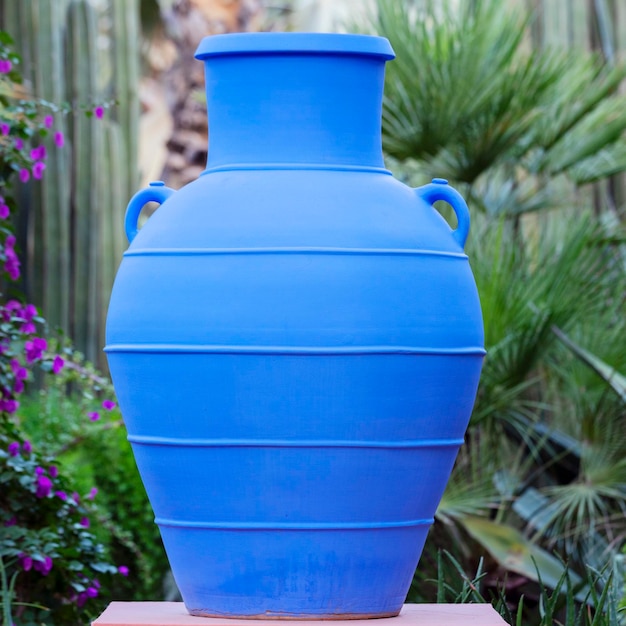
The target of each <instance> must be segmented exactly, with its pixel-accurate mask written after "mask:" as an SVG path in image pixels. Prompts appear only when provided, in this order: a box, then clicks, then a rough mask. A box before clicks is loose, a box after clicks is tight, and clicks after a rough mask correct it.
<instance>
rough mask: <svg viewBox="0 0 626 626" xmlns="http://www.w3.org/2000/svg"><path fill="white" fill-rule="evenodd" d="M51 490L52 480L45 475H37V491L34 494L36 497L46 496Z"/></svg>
mask: <svg viewBox="0 0 626 626" xmlns="http://www.w3.org/2000/svg"><path fill="white" fill-rule="evenodd" d="M51 491H52V481H51V480H50V479H49V478H48V477H47V476H39V478H37V491H35V495H36V496H37V497H38V498H47V497H48V496H49V495H50V492H51Z"/></svg>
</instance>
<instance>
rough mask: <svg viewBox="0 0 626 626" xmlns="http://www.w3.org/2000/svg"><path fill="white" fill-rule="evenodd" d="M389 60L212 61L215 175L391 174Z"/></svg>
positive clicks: (282, 57)
mask: <svg viewBox="0 0 626 626" xmlns="http://www.w3.org/2000/svg"><path fill="white" fill-rule="evenodd" d="M201 58H202V57H201ZM387 58H389V57H387ZM387 58H385V57H383V56H382V55H378V56H375V55H372V54H357V53H352V54H346V53H337V52H335V53H331V52H325V53H322V54H317V53H314V52H301V51H282V52H280V53H269V52H265V53H262V54H258V53H257V54H253V53H246V54H235V53H231V54H227V53H224V54H220V55H212V56H207V57H205V58H204V61H205V70H206V84H207V107H208V115H209V151H208V163H207V169H213V168H227V167H229V166H233V167H241V166H247V165H251V166H263V165H264V164H265V165H274V166H280V165H296V166H299V167H306V165H312V166H329V167H333V166H338V167H368V168H371V167H374V168H382V167H384V164H383V156H382V148H381V110H382V95H383V84H384V71H385V61H386V60H387Z"/></svg>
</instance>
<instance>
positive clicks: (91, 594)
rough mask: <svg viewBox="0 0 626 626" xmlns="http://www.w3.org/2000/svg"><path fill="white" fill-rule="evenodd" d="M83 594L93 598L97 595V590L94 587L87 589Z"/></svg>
mask: <svg viewBox="0 0 626 626" xmlns="http://www.w3.org/2000/svg"><path fill="white" fill-rule="evenodd" d="M85 594H86V595H87V597H88V598H95V597H97V595H98V590H97V589H96V588H95V587H87V589H85Z"/></svg>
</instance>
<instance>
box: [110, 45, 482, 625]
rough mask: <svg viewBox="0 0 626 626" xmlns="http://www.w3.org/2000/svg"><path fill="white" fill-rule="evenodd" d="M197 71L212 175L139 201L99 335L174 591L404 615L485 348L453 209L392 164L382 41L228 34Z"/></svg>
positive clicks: (256, 608) (200, 600)
mask: <svg viewBox="0 0 626 626" xmlns="http://www.w3.org/2000/svg"><path fill="white" fill-rule="evenodd" d="M198 57H199V58H201V59H202V60H204V62H205V64H206V74H207V94H208V95H207V99H208V109H209V125H210V137H211V141H210V149H209V158H208V164H207V170H206V171H205V172H204V174H203V175H202V176H201V177H200V178H199V179H198V180H196V181H194V182H193V183H191V184H189V185H187V186H186V187H184V188H183V189H181V190H179V191H178V192H175V193H174V191H173V190H171V189H169V188H167V187H166V186H164V185H163V184H162V183H156V184H154V185H153V186H151V187H149V188H148V189H145V190H143V191H140V192H139V193H138V194H136V195H135V197H134V198H133V199H132V200H131V203H130V204H129V207H128V211H127V216H126V232H127V234H128V236H129V239H130V240H131V245H130V247H129V249H128V251H127V252H126V253H125V255H124V259H123V262H122V264H121V266H120V270H119V273H118V276H117V278H116V282H115V286H114V289H113V293H112V296H111V304H110V309H109V316H108V322H107V347H106V350H107V354H108V358H109V364H110V368H111V373H112V376H113V381H114V383H115V388H116V391H117V395H118V399H119V402H120V407H121V409H122V412H123V414H124V419H125V422H126V425H127V428H128V433H129V439H130V441H131V443H132V445H133V450H134V453H135V457H136V460H137V464H138V467H139V470H140V472H141V475H142V478H143V481H144V483H145V486H146V489H147V492H148V495H149V497H150V500H151V503H152V506H153V508H154V511H155V514H156V518H157V519H156V521H157V523H158V524H159V526H160V529H161V534H162V536H163V540H164V543H165V546H166V550H167V552H168V556H169V559H170V562H171V565H172V568H173V571H174V576H175V578H176V581H177V583H178V585H179V587H180V590H181V592H182V595H183V599H184V601H185V604H186V606H187V609H188V610H189V611H190V612H191V613H193V614H196V615H219V616H227V617H237V616H242V617H258V616H262V617H270V616H274V617H282V618H286V617H292V618H301V617H310V618H323V617H326V618H328V617H332V618H341V617H344V618H353V617H375V616H378V617H381V616H385V615H394V614H397V613H398V611H399V610H400V608H401V606H402V603H403V601H404V599H405V596H406V592H407V590H408V587H409V584H410V582H411V578H412V575H413V572H414V570H415V566H416V564H417V562H418V560H419V556H420V553H421V551H422V548H423V544H424V541H425V538H426V534H427V532H428V528H429V526H430V524H431V523H432V519H433V516H434V514H435V511H436V509H437V505H438V503H439V500H440V499H441V496H442V494H443V490H444V488H445V485H446V482H447V480H448V477H449V474H450V471H451V469H452V465H453V463H454V459H455V457H456V454H457V452H458V448H459V446H460V445H461V443H462V441H463V437H464V433H465V429H466V427H467V423H468V420H469V417H470V413H471V410H472V406H473V403H474V398H475V394H476V389H477V385H478V379H479V375H480V368H481V364H482V358H483V355H484V350H483V330H482V319H481V312H480V304H479V301H478V295H477V292H476V287H475V284H474V280H473V277H472V273H471V269H470V266H469V262H468V259H467V257H466V255H465V253H464V252H463V245H464V243H465V240H466V238H467V235H468V231H469V213H468V211H467V206H466V205H465V202H464V201H463V199H462V198H461V197H460V196H459V195H458V193H457V192H456V191H454V190H453V189H451V188H450V187H449V186H448V185H447V184H446V183H445V181H442V180H440V179H436V180H435V181H433V183H431V184H428V185H425V186H424V187H420V188H419V189H417V190H415V189H410V188H409V187H407V186H405V185H403V184H402V183H400V182H398V181H397V180H395V179H394V178H393V177H392V176H391V174H390V173H389V172H388V171H387V170H386V169H385V168H384V165H383V160H382V152H381V144H380V115H381V102H382V86H383V78H384V64H385V61H386V60H388V59H390V58H392V52H391V48H390V47H389V44H388V42H386V41H385V40H383V39H379V38H371V37H364V36H354V35H350V36H344V35H309V34H293V33H292V34H263V35H250V34H245V35H233V36H231V35H220V36H214V37H210V38H206V39H205V40H204V41H203V42H202V43H201V44H200V47H199V49H198ZM437 200H444V201H446V202H448V203H450V204H451V205H452V207H453V209H454V210H455V212H456V214H457V219H458V226H457V228H456V229H455V230H454V231H452V230H451V229H450V227H449V226H448V224H447V223H446V222H445V221H444V220H443V218H442V217H441V216H440V215H439V213H438V212H437V211H436V210H435V209H434V208H433V206H432V205H433V203H434V202H436V201H437ZM148 201H157V202H160V203H162V205H161V206H160V207H159V209H158V210H157V211H156V213H155V214H154V215H153V216H152V217H151V218H150V220H149V221H148V222H147V224H146V225H145V227H144V228H142V229H140V230H138V229H137V219H138V217H139V213H140V211H141V209H142V207H143V205H144V204H145V203H146V202H148Z"/></svg>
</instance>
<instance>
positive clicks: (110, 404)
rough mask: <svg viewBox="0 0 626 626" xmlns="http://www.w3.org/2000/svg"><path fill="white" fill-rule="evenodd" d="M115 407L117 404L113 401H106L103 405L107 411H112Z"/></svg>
mask: <svg viewBox="0 0 626 626" xmlns="http://www.w3.org/2000/svg"><path fill="white" fill-rule="evenodd" d="M115 407H116V404H115V402H113V400H105V401H104V402H103V403H102V408H103V409H105V410H107V411H112V410H113V409H114V408H115Z"/></svg>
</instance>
